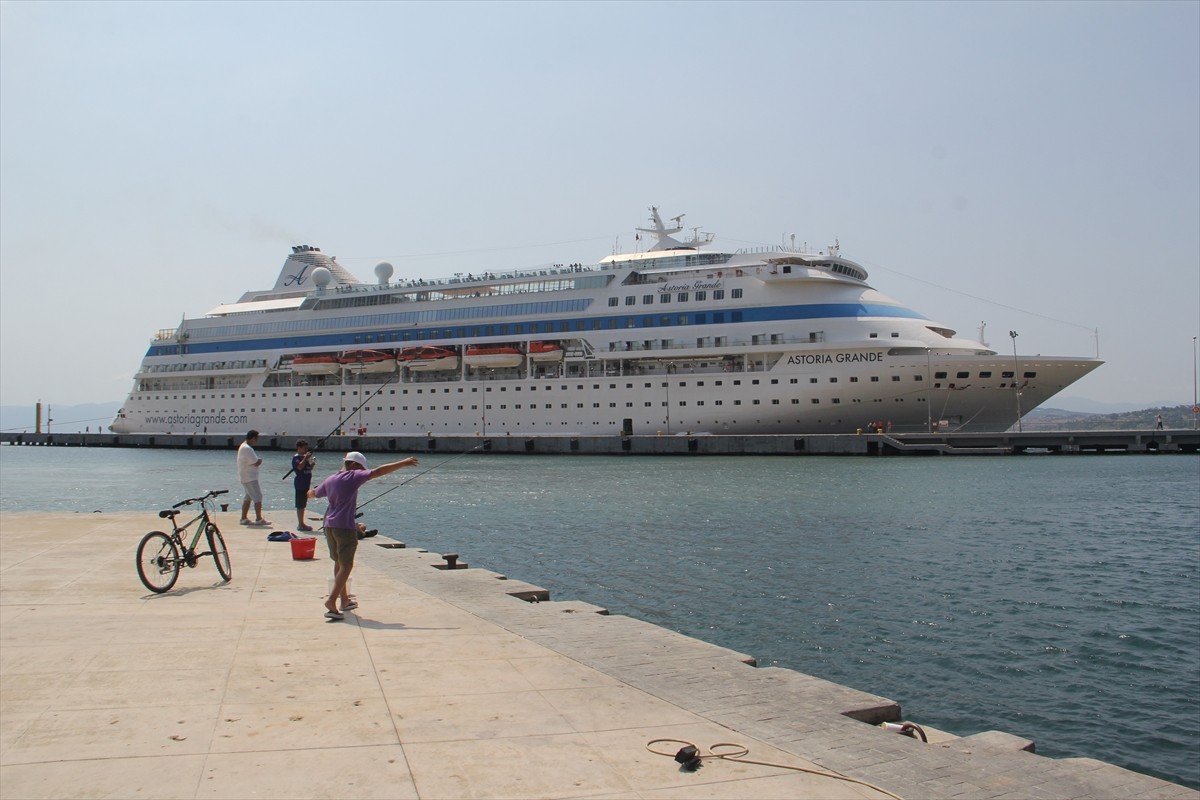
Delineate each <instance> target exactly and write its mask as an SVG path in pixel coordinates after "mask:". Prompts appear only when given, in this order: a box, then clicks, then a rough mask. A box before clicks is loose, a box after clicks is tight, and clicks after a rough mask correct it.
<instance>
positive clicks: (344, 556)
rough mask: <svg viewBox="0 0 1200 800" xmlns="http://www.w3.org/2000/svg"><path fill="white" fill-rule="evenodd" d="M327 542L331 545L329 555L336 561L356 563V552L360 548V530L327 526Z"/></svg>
mask: <svg viewBox="0 0 1200 800" xmlns="http://www.w3.org/2000/svg"><path fill="white" fill-rule="evenodd" d="M325 543H326V544H328V545H329V557H330V558H332V559H333V560H334V562H335V563H337V564H339V565H343V564H345V565H352V564H354V553H355V551H356V550H358V531H356V530H353V529H351V528H326V529H325Z"/></svg>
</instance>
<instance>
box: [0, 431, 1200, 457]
mask: <svg viewBox="0 0 1200 800" xmlns="http://www.w3.org/2000/svg"><path fill="white" fill-rule="evenodd" d="M242 438H243V436H242V435H240V434H239V435H229V434H203V433H194V434H179V433H174V434H169V433H157V434H153V433H124V434H115V433H11V432H10V433H0V443H3V444H7V445H24V446H52V447H132V448H138V447H144V448H168V449H170V448H178V449H198V450H206V449H207V450H230V449H234V448H236V447H237V446H238V444H239V443H240V442H241V440H242ZM301 438H307V439H308V441H309V442H310V444H313V445H314V446H315V448H316V449H318V450H342V451H346V450H359V451H361V452H366V453H389V452H391V453H463V452H467V451H471V450H478V451H480V452H484V453H496V454H509V455H675V456H687V455H792V456H796V455H835V456H928V455H1020V454H1026V453H1052V454H1056V455H1058V454H1062V455H1068V454H1089V453H1192V454H1195V453H1197V452H1200V431H1189V430H1179V429H1175V430H1164V431H1158V430H1132V431H1128V430H1114V431H1030V432H1027V433H1018V432H1013V431H1004V432H997V433H945V432H942V433H898V434H888V433H827V434H802V435H801V434H798V435H771V436H742V435H734V436H709V435H692V434H689V433H686V432H685V433H681V434H674V435H666V434H663V435H655V436H507V435H504V434H503V433H500V434H494V435H482V434H480V435H471V436H386V435H379V436H375V435H367V436H327V437H324V438H315V437H313V436H311V435H308V436H305V435H295V434H293V435H289V434H277V433H265V432H264V433H263V434H262V436H261V437H260V438H259V442H258V445H256V449H258V450H284V451H287V452H291V451H293V450H295V447H296V440H298V439H301Z"/></svg>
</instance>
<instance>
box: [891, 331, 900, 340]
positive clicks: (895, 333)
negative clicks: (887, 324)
mask: <svg viewBox="0 0 1200 800" xmlns="http://www.w3.org/2000/svg"><path fill="white" fill-rule="evenodd" d="M892 338H893V339H899V338H900V334H899V333H897V332H896V331H892Z"/></svg>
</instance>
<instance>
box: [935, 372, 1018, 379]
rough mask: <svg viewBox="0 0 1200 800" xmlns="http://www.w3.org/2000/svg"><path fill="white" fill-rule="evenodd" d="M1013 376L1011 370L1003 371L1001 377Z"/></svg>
mask: <svg viewBox="0 0 1200 800" xmlns="http://www.w3.org/2000/svg"><path fill="white" fill-rule="evenodd" d="M1012 376H1013V374H1012V373H1011V372H1001V373H1000V377H1001V378H1011V377H1012ZM942 377H943V378H944V377H945V375H943V376H942Z"/></svg>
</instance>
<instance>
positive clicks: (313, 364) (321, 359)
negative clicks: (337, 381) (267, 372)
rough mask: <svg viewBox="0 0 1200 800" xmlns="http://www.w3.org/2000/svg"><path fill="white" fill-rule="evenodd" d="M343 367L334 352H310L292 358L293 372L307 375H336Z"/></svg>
mask: <svg viewBox="0 0 1200 800" xmlns="http://www.w3.org/2000/svg"><path fill="white" fill-rule="evenodd" d="M341 369H342V365H341V363H340V362H339V361H338V359H337V356H335V355H333V354H332V353H308V354H307V355H302V356H296V357H295V358H293V359H292V372H300V373H304V374H306V375H336V374H337V373H338V372H340V371H341Z"/></svg>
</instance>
